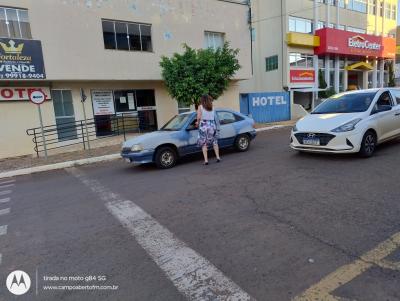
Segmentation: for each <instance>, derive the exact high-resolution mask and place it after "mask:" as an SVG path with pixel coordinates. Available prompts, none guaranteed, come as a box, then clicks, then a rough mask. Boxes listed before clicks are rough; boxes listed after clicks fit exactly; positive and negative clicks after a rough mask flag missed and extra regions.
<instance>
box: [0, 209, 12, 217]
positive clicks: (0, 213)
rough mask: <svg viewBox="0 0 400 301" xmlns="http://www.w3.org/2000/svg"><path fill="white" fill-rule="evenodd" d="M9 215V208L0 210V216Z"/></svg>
mask: <svg viewBox="0 0 400 301" xmlns="http://www.w3.org/2000/svg"><path fill="white" fill-rule="evenodd" d="M9 213H10V208H5V209H0V216H1V215H6V214H9Z"/></svg>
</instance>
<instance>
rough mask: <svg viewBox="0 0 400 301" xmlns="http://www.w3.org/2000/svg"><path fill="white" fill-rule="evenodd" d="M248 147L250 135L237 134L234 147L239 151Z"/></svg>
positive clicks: (243, 150)
mask: <svg viewBox="0 0 400 301" xmlns="http://www.w3.org/2000/svg"><path fill="white" fill-rule="evenodd" d="M249 147H250V137H249V136H247V135H246V134H242V135H239V136H238V137H237V138H236V141H235V148H236V149H237V150H238V151H239V152H245V151H247V150H248V149H249Z"/></svg>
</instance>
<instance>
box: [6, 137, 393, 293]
mask: <svg viewBox="0 0 400 301" xmlns="http://www.w3.org/2000/svg"><path fill="white" fill-rule="evenodd" d="M288 136H289V130H288V129H280V130H273V131H270V132H265V133H260V134H259V136H258V138H257V139H256V141H255V142H254V144H253V145H252V148H251V150H250V151H249V152H247V153H235V152H233V151H228V152H225V153H223V162H222V163H220V164H216V163H211V164H210V165H209V166H203V165H201V157H199V156H194V157H191V158H188V159H185V160H183V162H182V163H181V164H179V165H178V166H176V167H175V168H174V169H171V170H157V169H155V168H154V167H153V166H141V167H133V166H130V165H126V164H125V163H124V162H122V161H116V162H110V163H105V164H98V165H92V166H87V167H78V168H72V169H69V170H62V171H57V172H49V173H41V174H37V175H32V176H23V177H18V178H16V179H10V180H0V253H1V269H0V283H3V284H4V283H5V281H6V277H7V275H8V274H9V273H10V272H12V271H14V270H17V269H20V270H24V271H25V272H27V273H28V274H29V276H30V278H31V282H32V283H31V287H30V289H29V291H28V292H27V293H26V294H25V295H22V296H20V297H18V299H19V300H163V301H166V300H171V301H176V300H186V299H192V300H249V299H251V298H252V299H255V300H259V301H260V300H273V301H280V300H292V299H294V300H360V301H361V300H367V301H368V300H371V301H377V300H400V290H399V286H400V264H399V262H400V234H399V233H400V219H399V216H400V199H399V194H400V185H399V183H400V182H399V181H400V172H399V166H400V156H399V153H400V142H392V143H390V144H388V145H385V146H383V147H381V148H380V149H379V151H378V152H377V153H376V156H375V157H373V158H370V159H359V158H358V157H357V156H323V155H302V154H297V153H295V152H294V151H292V150H290V149H289V147H288V143H289V141H288ZM210 162H212V161H210ZM6 181H10V182H7V183H6ZM10 184H12V186H6V185H10ZM3 186H4V187H3ZM2 191H7V193H3V194H2ZM1 210H5V211H1ZM65 277H66V278H65ZM17 280H18V279H17ZM17 282H18V281H17ZM19 284H20V283H19ZM0 299H1V300H14V299H16V298H14V297H13V296H12V295H11V293H9V292H8V290H7V289H5V287H3V289H1V290H0Z"/></svg>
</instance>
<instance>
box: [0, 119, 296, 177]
mask: <svg viewBox="0 0 400 301" xmlns="http://www.w3.org/2000/svg"><path fill="white" fill-rule="evenodd" d="M285 127H290V125H273V126H269V127H263V128H259V129H256V132H266V131H270V130H275V129H281V128H285ZM119 158H121V155H120V154H119V153H118V154H112V155H106V156H100V157H93V158H86V159H80V160H73V161H66V162H61V163H55V164H48V165H42V166H35V167H28V168H23V169H17V170H12V171H6V172H0V179H4V178H11V177H16V176H23V175H30V174H34V173H39V172H44V171H51V170H57V169H64V168H68V167H73V166H80V165H87V164H93V163H100V162H107V161H113V160H116V159H119Z"/></svg>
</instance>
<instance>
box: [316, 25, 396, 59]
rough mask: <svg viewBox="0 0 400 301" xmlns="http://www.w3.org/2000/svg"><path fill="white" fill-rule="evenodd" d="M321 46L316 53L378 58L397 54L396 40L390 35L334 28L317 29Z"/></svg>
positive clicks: (391, 56) (392, 56)
mask: <svg viewBox="0 0 400 301" xmlns="http://www.w3.org/2000/svg"><path fill="white" fill-rule="evenodd" d="M316 35H317V36H319V37H320V46H319V47H316V48H315V50H314V53H315V54H317V55H321V54H341V55H352V56H363V57H366V56H370V57H377V58H394V57H395V55H396V40H395V39H394V38H389V37H381V36H374V35H368V34H359V33H354V32H350V31H345V30H339V29H334V28H322V29H319V30H317V32H316Z"/></svg>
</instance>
